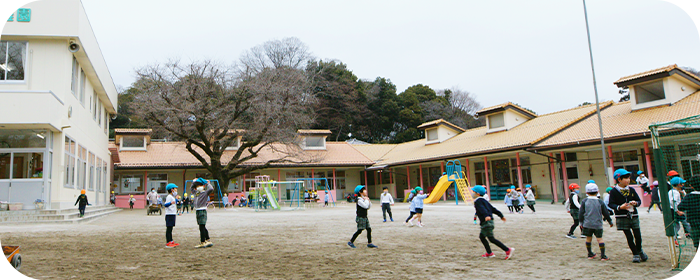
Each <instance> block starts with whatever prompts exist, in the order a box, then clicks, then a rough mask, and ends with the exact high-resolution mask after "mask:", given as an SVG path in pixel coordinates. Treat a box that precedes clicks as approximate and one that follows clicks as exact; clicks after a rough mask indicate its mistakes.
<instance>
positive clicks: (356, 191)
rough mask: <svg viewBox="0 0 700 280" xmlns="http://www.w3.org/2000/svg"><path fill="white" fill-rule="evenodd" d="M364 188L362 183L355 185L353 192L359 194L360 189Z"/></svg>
mask: <svg viewBox="0 0 700 280" xmlns="http://www.w3.org/2000/svg"><path fill="white" fill-rule="evenodd" d="M364 188H365V186H363V185H357V187H355V193H356V194H360V192H361V191H362V189H364Z"/></svg>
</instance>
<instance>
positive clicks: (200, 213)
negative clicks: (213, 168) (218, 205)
mask: <svg viewBox="0 0 700 280" xmlns="http://www.w3.org/2000/svg"><path fill="white" fill-rule="evenodd" d="M212 192H214V187H212V186H211V184H210V183H209V181H207V180H205V179H203V178H197V179H194V182H192V192H191V193H193V194H195V195H196V197H195V199H194V201H193V204H194V208H195V209H196V211H195V215H196V217H197V225H198V226H199V239H200V241H201V243H199V245H197V246H194V247H195V248H207V247H211V246H214V244H213V243H211V241H210V240H209V231H208V230H207V203H208V202H209V194H211V193H212Z"/></svg>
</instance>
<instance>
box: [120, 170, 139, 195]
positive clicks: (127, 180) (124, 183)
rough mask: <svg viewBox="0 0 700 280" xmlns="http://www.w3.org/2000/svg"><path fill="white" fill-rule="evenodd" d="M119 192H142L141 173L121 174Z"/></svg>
mask: <svg viewBox="0 0 700 280" xmlns="http://www.w3.org/2000/svg"><path fill="white" fill-rule="evenodd" d="M120 193H143V175H132V174H124V175H122V176H121V192H120Z"/></svg>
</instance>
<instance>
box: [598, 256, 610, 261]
mask: <svg viewBox="0 0 700 280" xmlns="http://www.w3.org/2000/svg"><path fill="white" fill-rule="evenodd" d="M609 260H610V258H608V256H606V255H602V256H600V261H601V262H604V261H609Z"/></svg>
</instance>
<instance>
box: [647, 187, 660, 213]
mask: <svg viewBox="0 0 700 280" xmlns="http://www.w3.org/2000/svg"><path fill="white" fill-rule="evenodd" d="M654 205H656V206H657V207H658V208H659V212H662V211H661V198H660V197H659V181H654V182H653V183H651V204H649V209H647V213H650V211H651V208H652V207H654Z"/></svg>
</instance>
